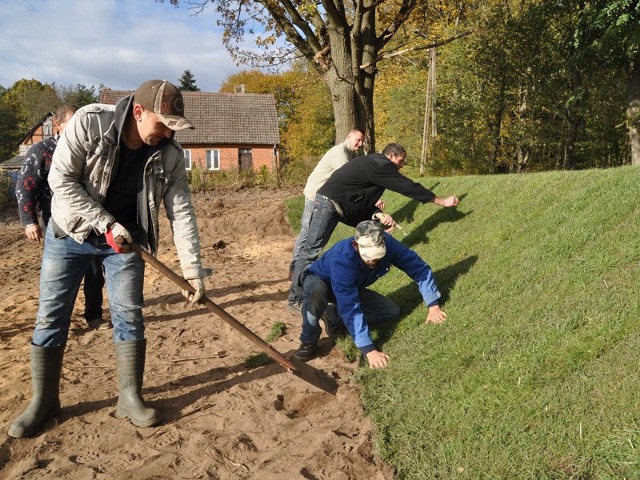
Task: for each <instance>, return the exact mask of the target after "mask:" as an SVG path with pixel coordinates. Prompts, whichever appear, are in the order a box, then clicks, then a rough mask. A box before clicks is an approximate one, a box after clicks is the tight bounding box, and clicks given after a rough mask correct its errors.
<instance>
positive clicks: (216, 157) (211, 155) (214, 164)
mask: <svg viewBox="0 0 640 480" xmlns="http://www.w3.org/2000/svg"><path fill="white" fill-rule="evenodd" d="M207 170H220V150H218V149H212V150H207Z"/></svg>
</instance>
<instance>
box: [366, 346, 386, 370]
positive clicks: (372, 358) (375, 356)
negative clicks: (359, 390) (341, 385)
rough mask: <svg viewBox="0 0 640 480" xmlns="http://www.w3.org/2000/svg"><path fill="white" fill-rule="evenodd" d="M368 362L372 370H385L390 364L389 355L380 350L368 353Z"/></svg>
mask: <svg viewBox="0 0 640 480" xmlns="http://www.w3.org/2000/svg"><path fill="white" fill-rule="evenodd" d="M367 362H369V366H370V367H371V368H384V367H386V366H387V365H388V364H389V355H387V354H386V353H384V352H379V351H378V350H372V351H370V352H369V353H367Z"/></svg>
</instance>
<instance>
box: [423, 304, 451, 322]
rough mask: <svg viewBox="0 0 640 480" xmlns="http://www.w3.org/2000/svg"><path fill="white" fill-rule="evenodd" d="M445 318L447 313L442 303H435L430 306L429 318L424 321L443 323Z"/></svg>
mask: <svg viewBox="0 0 640 480" xmlns="http://www.w3.org/2000/svg"><path fill="white" fill-rule="evenodd" d="M445 318H447V314H446V313H444V310H442V309H441V308H440V305H433V306H431V307H429V312H428V313H427V319H426V320H425V321H424V323H442V322H444V319H445Z"/></svg>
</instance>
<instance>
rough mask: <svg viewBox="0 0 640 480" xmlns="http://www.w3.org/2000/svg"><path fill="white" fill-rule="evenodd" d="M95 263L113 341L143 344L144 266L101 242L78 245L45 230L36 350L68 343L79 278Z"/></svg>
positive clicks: (92, 239)
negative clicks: (97, 261)
mask: <svg viewBox="0 0 640 480" xmlns="http://www.w3.org/2000/svg"><path fill="white" fill-rule="evenodd" d="M95 258H100V259H101V260H102V264H103V265H104V269H105V273H106V285H107V295H108V297H109V309H110V311H111V323H112V324H113V341H114V342H116V343H117V342H122V341H124V340H138V339H143V338H144V322H143V318H142V304H143V297H142V290H143V285H144V261H143V260H142V259H141V258H140V257H138V255H136V254H135V253H115V252H114V251H113V249H112V248H111V247H110V246H109V245H108V244H107V243H106V240H105V238H104V236H91V237H89V238H88V239H86V240H85V241H84V243H77V242H76V241H75V240H73V239H72V238H70V237H64V238H55V237H54V236H53V232H52V229H51V228H47V233H46V241H45V242H44V253H43V255H42V268H41V270H40V305H39V307H38V316H37V319H36V325H35V329H34V331H33V340H32V343H33V344H34V345H36V346H39V347H57V346H60V345H63V344H65V343H66V341H67V337H68V335H69V326H70V325H71V313H72V312H73V304H74V303H75V300H76V296H77V295H78V290H79V289H80V283H81V282H82V277H83V276H84V275H85V272H86V271H87V269H88V268H89V267H90V265H91V262H92V261H93V260H94V259H95Z"/></svg>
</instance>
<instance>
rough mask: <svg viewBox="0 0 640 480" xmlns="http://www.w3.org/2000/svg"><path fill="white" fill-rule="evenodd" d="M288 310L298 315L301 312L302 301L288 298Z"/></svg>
mask: <svg viewBox="0 0 640 480" xmlns="http://www.w3.org/2000/svg"><path fill="white" fill-rule="evenodd" d="M288 307H289V311H290V312H291V313H295V314H296V315H299V314H300V313H301V312H302V302H301V301H300V300H289V305H288Z"/></svg>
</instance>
